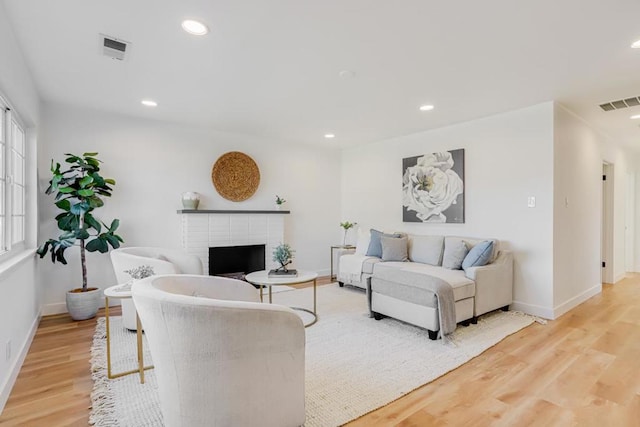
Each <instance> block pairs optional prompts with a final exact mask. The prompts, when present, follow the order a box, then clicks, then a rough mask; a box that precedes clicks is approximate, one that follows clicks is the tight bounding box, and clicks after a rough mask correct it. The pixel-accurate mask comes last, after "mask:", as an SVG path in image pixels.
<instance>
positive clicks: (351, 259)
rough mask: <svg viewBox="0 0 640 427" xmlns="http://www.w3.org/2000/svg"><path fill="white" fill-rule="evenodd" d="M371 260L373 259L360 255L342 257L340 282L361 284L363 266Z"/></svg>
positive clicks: (339, 274) (339, 273)
mask: <svg viewBox="0 0 640 427" xmlns="http://www.w3.org/2000/svg"><path fill="white" fill-rule="evenodd" d="M369 258H372V257H370V256H366V255H359V254H350V255H349V256H342V257H340V264H339V268H338V280H339V281H340V282H346V283H353V282H359V281H360V274H362V264H363V263H364V262H365V261H366V260H367V259H369Z"/></svg>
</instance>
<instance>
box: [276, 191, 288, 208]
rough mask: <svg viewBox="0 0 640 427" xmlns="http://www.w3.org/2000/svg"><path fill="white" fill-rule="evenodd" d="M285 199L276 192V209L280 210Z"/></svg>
mask: <svg viewBox="0 0 640 427" xmlns="http://www.w3.org/2000/svg"><path fill="white" fill-rule="evenodd" d="M284 202H286V200H285V199H284V198H282V197H280V196H278V195H277V194H276V210H278V211H279V210H280V208H281V207H282V205H283V204H284Z"/></svg>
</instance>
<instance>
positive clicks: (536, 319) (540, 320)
mask: <svg viewBox="0 0 640 427" xmlns="http://www.w3.org/2000/svg"><path fill="white" fill-rule="evenodd" d="M506 313H511V314H512V315H515V316H521V317H528V318H530V319H533V321H534V322H536V323H539V324H541V325H546V324H547V320H546V319H543V318H542V317H538V316H534V315H532V314H527V313H525V312H523V311H518V310H513V311H512V310H509V311H507V312H506Z"/></svg>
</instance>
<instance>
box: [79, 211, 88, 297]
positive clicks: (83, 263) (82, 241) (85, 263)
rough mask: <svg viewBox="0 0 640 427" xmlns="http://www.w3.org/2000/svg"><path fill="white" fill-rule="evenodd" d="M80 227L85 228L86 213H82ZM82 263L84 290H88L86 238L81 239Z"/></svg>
mask: <svg viewBox="0 0 640 427" xmlns="http://www.w3.org/2000/svg"><path fill="white" fill-rule="evenodd" d="M79 223H80V224H79V225H80V229H83V228H84V215H80V221H79ZM80 264H81V265H82V292H87V255H86V253H85V250H84V239H80Z"/></svg>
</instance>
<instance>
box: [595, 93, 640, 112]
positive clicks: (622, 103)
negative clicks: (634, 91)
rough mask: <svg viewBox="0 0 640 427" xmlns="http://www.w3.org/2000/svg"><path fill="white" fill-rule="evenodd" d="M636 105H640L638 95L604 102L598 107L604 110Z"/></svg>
mask: <svg viewBox="0 0 640 427" xmlns="http://www.w3.org/2000/svg"><path fill="white" fill-rule="evenodd" d="M637 105H640V96H634V97H633V98H627V99H619V100H617V101H611V102H605V103H604V104H600V108H602V109H603V110H604V111H613V110H620V109H621V108H628V107H635V106H637Z"/></svg>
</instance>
